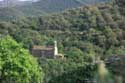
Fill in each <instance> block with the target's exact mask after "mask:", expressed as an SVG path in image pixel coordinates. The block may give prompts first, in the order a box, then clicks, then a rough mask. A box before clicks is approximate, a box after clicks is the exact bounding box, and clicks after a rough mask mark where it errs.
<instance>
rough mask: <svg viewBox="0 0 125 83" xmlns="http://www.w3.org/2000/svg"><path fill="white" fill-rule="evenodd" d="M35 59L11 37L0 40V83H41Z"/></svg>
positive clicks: (40, 74)
mask: <svg viewBox="0 0 125 83" xmlns="http://www.w3.org/2000/svg"><path fill="white" fill-rule="evenodd" d="M42 78H43V73H42V72H41V68H40V67H39V66H38V63H37V61H36V59H35V58H33V57H32V56H31V55H30V54H29V52H28V51H27V50H25V49H24V48H22V46H21V45H19V44H18V43H17V42H16V41H14V40H13V39H12V38H11V37H9V36H7V37H3V38H1V39H0V83H42Z"/></svg>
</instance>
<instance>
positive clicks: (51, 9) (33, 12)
mask: <svg viewBox="0 0 125 83" xmlns="http://www.w3.org/2000/svg"><path fill="white" fill-rule="evenodd" d="M101 2H108V0H40V1H38V2H34V3H32V4H31V3H30V4H25V5H24V6H16V7H7V8H0V11H1V12H0V21H11V20H15V19H20V17H29V16H43V15H47V14H50V13H57V12H62V11H64V10H66V9H72V8H77V7H80V6H85V5H88V4H89V5H94V4H96V3H101Z"/></svg>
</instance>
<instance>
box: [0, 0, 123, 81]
mask: <svg viewBox="0 0 125 83" xmlns="http://www.w3.org/2000/svg"><path fill="white" fill-rule="evenodd" d="M120 1H121V0H120ZM123 1H124V0H123ZM117 3H119V4H116V2H115V1H114V2H112V3H107V4H104V3H103V4H98V5H88V6H84V7H79V8H74V9H68V10H65V11H63V12H61V13H57V14H51V15H46V16H38V17H27V18H21V19H20V20H16V21H10V22H0V34H1V35H2V36H6V35H10V36H11V37H12V38H13V39H15V40H16V41H17V42H18V43H20V44H21V45H22V46H23V47H24V48H26V49H30V48H31V47H32V46H33V45H50V44H53V41H55V40H57V42H58V48H59V52H60V53H62V54H64V56H65V58H64V59H63V60H62V59H56V60H55V59H45V58H39V59H38V62H39V64H40V66H41V67H42V68H43V72H44V73H45V76H44V83H87V81H88V80H89V82H90V81H96V82H97V83H100V82H102V83H115V80H113V79H115V78H117V74H116V73H115V72H114V70H113V69H116V66H115V68H114V65H113V66H112V65H111V66H110V65H109V71H108V73H110V75H108V79H110V80H108V81H107V78H106V79H103V75H105V71H106V70H105V71H102V72H101V71H100V72H101V75H98V73H97V71H98V70H97V69H98V66H97V64H96V63H94V62H95V60H98V57H100V59H101V60H104V61H105V60H106V59H107V58H108V57H111V56H114V55H115V56H119V55H120V56H123V55H125V19H124V18H125V17H124V11H122V10H123V9H124V5H123V4H122V6H121V5H120V3H122V2H119V1H118V2H117ZM121 61H123V60H121ZM93 63H94V64H93ZM120 63H123V62H120ZM113 64H114V62H113ZM121 65H122V64H121ZM101 67H105V65H103V66H101ZM120 68H121V67H120ZM122 68H124V67H123V66H122ZM100 69H101V68H100ZM106 73H107V72H106ZM120 75H121V74H120ZM101 76H102V78H101ZM121 77H122V78H123V82H122V83H124V82H125V80H124V75H121ZM101 79H103V80H101ZM103 81H104V82H103ZM118 83H119V82H118Z"/></svg>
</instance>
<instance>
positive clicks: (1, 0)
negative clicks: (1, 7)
mask: <svg viewBox="0 0 125 83" xmlns="http://www.w3.org/2000/svg"><path fill="white" fill-rule="evenodd" d="M0 1H3V0H0ZM19 1H37V0H19Z"/></svg>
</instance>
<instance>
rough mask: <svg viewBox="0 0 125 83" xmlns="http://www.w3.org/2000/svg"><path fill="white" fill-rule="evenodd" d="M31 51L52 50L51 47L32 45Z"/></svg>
mask: <svg viewBox="0 0 125 83" xmlns="http://www.w3.org/2000/svg"><path fill="white" fill-rule="evenodd" d="M32 49H33V50H53V49H54V48H53V46H38V45H34V46H33V47H32Z"/></svg>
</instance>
